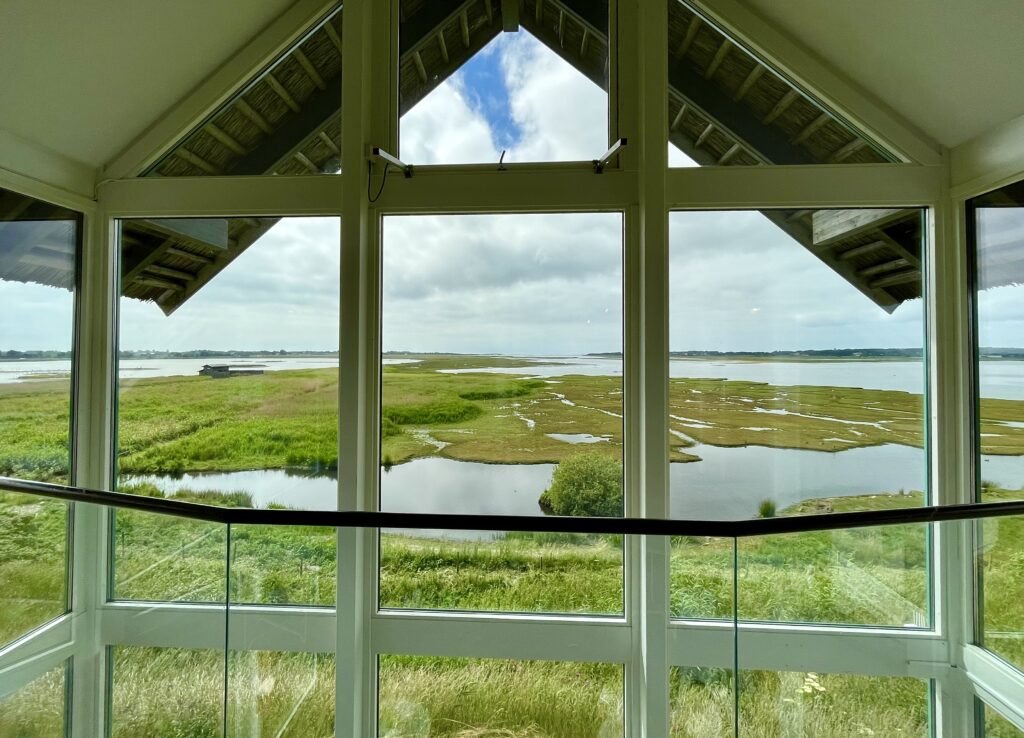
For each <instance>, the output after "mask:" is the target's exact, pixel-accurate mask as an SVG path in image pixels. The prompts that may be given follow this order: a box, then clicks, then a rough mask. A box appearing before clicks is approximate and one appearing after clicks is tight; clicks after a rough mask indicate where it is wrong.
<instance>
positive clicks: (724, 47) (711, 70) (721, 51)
mask: <svg viewBox="0 0 1024 738" xmlns="http://www.w3.org/2000/svg"><path fill="white" fill-rule="evenodd" d="M731 49H732V41H730V40H729V39H723V40H722V43H721V44H720V45H719V46H718V51H716V52H715V56H714V58H713V59H712V60H711V63H710V64H708V68H707V69H705V70H704V79H711V78H712V77H714V76H715V72H717V71H718V68H719V67H720V66H722V62H724V61H725V57H727V56H729V51H730V50H731Z"/></svg>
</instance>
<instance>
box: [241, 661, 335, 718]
mask: <svg viewBox="0 0 1024 738" xmlns="http://www.w3.org/2000/svg"><path fill="white" fill-rule="evenodd" d="M228 685H229V686H228V704H227V707H228V714H227V726H228V729H227V735H228V736H230V737H231V738H263V737H264V736H266V737H267V738H290V737H294V738H308V737H312V736H330V735H334V697H335V688H336V685H335V678H334V655H333V654H318V653H279V652H271V651H232V652H231V653H230V655H229V657H228Z"/></svg>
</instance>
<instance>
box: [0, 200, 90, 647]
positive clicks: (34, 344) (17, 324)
mask: <svg viewBox="0 0 1024 738" xmlns="http://www.w3.org/2000/svg"><path fill="white" fill-rule="evenodd" d="M81 222H82V218H81V216H80V215H79V214H78V213H75V212H73V211H71V210H68V209H67V208H63V207H59V206H56V205H52V204H50V203H47V202H43V201H41V200H36V199H34V198H32V197H28V196H26V195H21V194H18V193H17V192H12V191H10V190H4V189H0V475H2V476H10V477H19V478H22V479H31V480H39V481H46V482H58V483H67V482H69V481H70V480H71V458H72V454H71V445H72V444H71V428H72V412H71V402H72V391H73V386H74V385H73V382H72V366H73V363H74V347H75V300H76V291H77V284H78V253H79V238H80V235H81ZM68 520H69V506H68V505H67V504H65V503H63V502H59V501H56V500H40V499H39V498H37V497H34V496H29V495H19V494H10V493H0V604H2V607H3V609H4V612H5V616H4V617H3V618H0V646H2V645H4V644H6V643H8V642H9V641H11V640H13V639H15V638H17V637H19V636H22V635H24V634H25V633H27V632H28V631H30V630H32V629H33V628H36V627H38V626H40V625H42V624H43V623H45V622H47V621H49V620H52V619H53V618H55V617H57V616H59V615H62V614H64V613H65V612H66V611H67V605H68V585H67V578H68Z"/></svg>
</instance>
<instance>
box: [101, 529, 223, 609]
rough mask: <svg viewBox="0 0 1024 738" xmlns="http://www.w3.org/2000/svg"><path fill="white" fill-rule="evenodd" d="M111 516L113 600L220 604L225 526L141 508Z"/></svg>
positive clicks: (221, 597)
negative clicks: (151, 511) (140, 509)
mask: <svg viewBox="0 0 1024 738" xmlns="http://www.w3.org/2000/svg"><path fill="white" fill-rule="evenodd" d="M114 518H115V521H116V525H115V526H114V531H113V533H112V535H113V569H114V571H113V577H112V582H111V584H112V591H111V596H112V598H113V599H115V600H149V601H156V602H224V597H225V593H226V591H227V590H226V587H227V579H226V577H227V559H226V557H227V545H228V536H227V526H225V525H224V524H223V523H211V522H207V521H205V520H193V519H191V518H184V517H176V516H173V515H162V514H157V513H150V512H143V511H139V510H123V509H118V510H117V511H116V512H115V513H114Z"/></svg>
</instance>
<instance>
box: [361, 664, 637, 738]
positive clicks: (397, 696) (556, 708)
mask: <svg viewBox="0 0 1024 738" xmlns="http://www.w3.org/2000/svg"><path fill="white" fill-rule="evenodd" d="M378 685H379V687H378V689H379V696H378V709H379V717H378V735H380V736H381V738H385V737H386V736H439V737H440V736H443V737H445V738H455V736H506V735H507V736H524V737H525V736H544V738H621V736H622V735H623V722H622V721H623V709H622V699H623V668H622V666H620V665H613V664H580V663H565V662H554V661H499V660H494V659H451V658H432V657H422V656H381V657H380V658H379V673H378Z"/></svg>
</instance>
